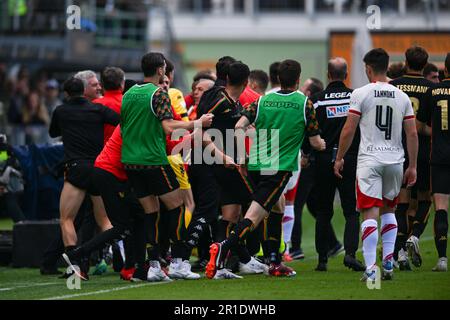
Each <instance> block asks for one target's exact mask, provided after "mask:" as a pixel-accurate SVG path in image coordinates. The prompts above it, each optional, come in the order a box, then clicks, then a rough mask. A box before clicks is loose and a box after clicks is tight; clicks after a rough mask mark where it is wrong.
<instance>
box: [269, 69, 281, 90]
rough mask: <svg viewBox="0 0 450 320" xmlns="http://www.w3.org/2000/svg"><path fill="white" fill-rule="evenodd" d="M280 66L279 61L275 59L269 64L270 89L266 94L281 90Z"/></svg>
mask: <svg viewBox="0 0 450 320" xmlns="http://www.w3.org/2000/svg"><path fill="white" fill-rule="evenodd" d="M279 68H280V62H279V61H275V62H273V63H272V64H271V65H270V66H269V79H270V90H268V91H267V92H266V94H269V93H274V92H278V91H280V89H281V87H280V79H278V73H279V71H278V69H279Z"/></svg>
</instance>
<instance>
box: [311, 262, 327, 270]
mask: <svg viewBox="0 0 450 320" xmlns="http://www.w3.org/2000/svg"><path fill="white" fill-rule="evenodd" d="M314 270H315V271H327V270H328V268H327V263H326V262H319V263H318V264H317V267H316V268H315V269H314Z"/></svg>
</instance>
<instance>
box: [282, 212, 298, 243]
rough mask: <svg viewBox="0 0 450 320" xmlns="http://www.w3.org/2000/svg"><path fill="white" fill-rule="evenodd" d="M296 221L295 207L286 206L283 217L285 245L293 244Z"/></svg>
mask: <svg viewBox="0 0 450 320" xmlns="http://www.w3.org/2000/svg"><path fill="white" fill-rule="evenodd" d="M294 219H295V217H294V205H286V208H285V209H284V216H283V240H284V242H285V243H290V242H291V235H292V229H293V228H294Z"/></svg>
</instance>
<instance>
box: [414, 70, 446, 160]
mask: <svg viewBox="0 0 450 320" xmlns="http://www.w3.org/2000/svg"><path fill="white" fill-rule="evenodd" d="M427 100H428V102H427V103H426V104H424V105H423V106H420V107H419V112H418V113H417V120H419V121H420V122H424V123H427V124H428V125H429V126H431V127H432V135H431V150H432V151H431V164H432V165H446V166H450V128H449V120H450V117H449V113H448V107H449V105H450V78H448V79H445V80H444V81H442V82H441V83H439V84H436V85H434V86H433V87H431V88H430V89H428V91H427Z"/></svg>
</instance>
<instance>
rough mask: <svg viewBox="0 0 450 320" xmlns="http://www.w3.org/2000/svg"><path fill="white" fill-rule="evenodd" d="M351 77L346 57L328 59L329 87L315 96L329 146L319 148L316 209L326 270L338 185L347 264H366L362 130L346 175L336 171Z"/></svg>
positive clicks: (360, 268)
mask: <svg viewBox="0 0 450 320" xmlns="http://www.w3.org/2000/svg"><path fill="white" fill-rule="evenodd" d="M346 78H347V63H346V61H345V60H344V59H343V58H335V59H332V60H330V61H329V63H328V79H329V81H330V83H329V84H328V86H327V88H326V89H325V90H324V91H322V92H319V93H317V94H315V95H313V96H312V97H311V101H312V102H313V103H314V108H315V109H316V114H317V120H318V122H319V126H320V129H321V131H322V134H321V135H322V137H323V139H325V142H326V146H327V148H326V150H324V151H322V152H316V178H317V180H316V187H317V190H320V192H321V201H318V203H317V207H316V212H317V218H316V250H317V253H318V254H319V264H318V265H317V268H316V270H317V271H326V270H327V262H328V254H327V253H328V249H329V246H328V239H329V236H330V235H329V232H330V229H329V227H328V226H329V224H330V223H331V218H332V216H333V203H334V197H335V194H336V188H337V189H338V191H339V196H340V198H341V205H342V209H343V211H344V216H345V221H346V223H345V232H344V248H345V258H344V265H345V266H347V267H349V268H350V269H353V270H355V271H364V270H365V267H364V265H363V264H362V263H361V262H360V261H358V260H356V258H355V254H356V251H357V250H358V241H359V239H358V238H359V212H357V211H356V198H355V179H356V157H357V154H358V146H359V139H360V138H359V133H358V134H357V135H356V136H355V139H354V140H353V143H352V146H351V148H350V150H349V152H348V153H347V155H346V158H345V167H344V170H345V171H346V172H345V174H344V175H343V176H344V178H343V179H341V180H340V179H337V178H336V177H335V176H334V174H333V163H334V161H335V157H336V153H337V146H338V144H339V136H340V133H341V130H342V127H343V126H344V123H345V120H346V117H347V111H348V108H349V101H350V95H351V93H352V90H351V89H349V88H347V87H346V86H345V84H344V82H343V81H344V80H345V79H346Z"/></svg>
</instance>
